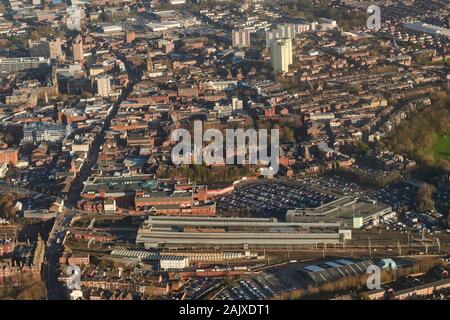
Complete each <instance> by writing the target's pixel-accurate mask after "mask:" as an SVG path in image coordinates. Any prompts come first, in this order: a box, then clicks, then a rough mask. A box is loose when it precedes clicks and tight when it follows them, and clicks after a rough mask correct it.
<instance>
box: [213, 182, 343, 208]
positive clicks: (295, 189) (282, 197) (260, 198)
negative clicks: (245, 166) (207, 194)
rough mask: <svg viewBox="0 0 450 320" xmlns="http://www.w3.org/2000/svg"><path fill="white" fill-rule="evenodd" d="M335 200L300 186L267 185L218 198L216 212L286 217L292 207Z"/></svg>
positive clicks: (303, 206)
mask: <svg viewBox="0 0 450 320" xmlns="http://www.w3.org/2000/svg"><path fill="white" fill-rule="evenodd" d="M335 199H336V197H335V196H332V195H330V194H327V193H325V192H319V191H317V190H314V189H312V188H310V187H308V186H307V185H305V184H301V183H290V184H289V185H287V184H285V183H283V182H278V181H276V182H267V183H261V184H255V185H251V186H247V187H243V188H240V189H238V190H236V191H235V192H233V193H232V194H229V195H227V196H224V197H221V198H218V199H217V204H218V208H219V212H222V213H226V212H228V211H234V212H236V211H238V212H245V213H250V214H254V215H256V216H272V215H277V214H285V213H286V210H287V209H291V208H309V207H317V206H320V205H321V203H327V202H330V201H332V200H335Z"/></svg>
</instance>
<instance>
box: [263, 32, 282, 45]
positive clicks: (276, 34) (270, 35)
mask: <svg viewBox="0 0 450 320" xmlns="http://www.w3.org/2000/svg"><path fill="white" fill-rule="evenodd" d="M279 38H281V33H280V31H279V30H267V31H266V47H267V48H270V42H271V41H272V40H276V39H279Z"/></svg>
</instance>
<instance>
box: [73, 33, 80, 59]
mask: <svg viewBox="0 0 450 320" xmlns="http://www.w3.org/2000/svg"><path fill="white" fill-rule="evenodd" d="M72 55H73V61H78V62H83V38H82V37H81V36H80V35H78V36H77V37H76V38H75V40H74V41H73V42H72Z"/></svg>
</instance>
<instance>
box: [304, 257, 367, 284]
mask: <svg viewBox="0 0 450 320" xmlns="http://www.w3.org/2000/svg"><path fill="white" fill-rule="evenodd" d="M371 265H375V264H374V262H373V261H372V260H362V261H360V260H358V261H356V260H355V261H353V260H352V261H351V260H347V259H339V260H335V261H327V262H324V263H322V264H320V265H315V264H311V265H307V266H304V267H302V268H300V269H299V270H298V272H299V273H300V274H301V275H303V276H304V277H305V278H306V279H307V280H309V281H311V282H312V283H314V284H316V285H320V284H323V283H330V282H333V281H337V280H339V279H342V278H345V277H351V276H356V275H360V274H364V273H367V270H368V268H369V267H370V266H371Z"/></svg>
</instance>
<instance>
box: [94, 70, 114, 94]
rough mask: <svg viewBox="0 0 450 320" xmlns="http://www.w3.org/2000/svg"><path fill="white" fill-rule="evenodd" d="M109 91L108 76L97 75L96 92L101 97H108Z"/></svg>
mask: <svg viewBox="0 0 450 320" xmlns="http://www.w3.org/2000/svg"><path fill="white" fill-rule="evenodd" d="M110 93H111V80H110V78H109V76H107V75H102V76H99V77H97V94H98V95H99V96H101V97H109V94H110Z"/></svg>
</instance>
